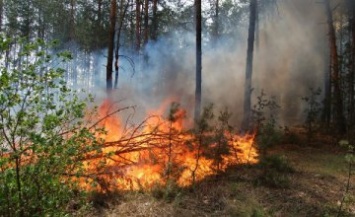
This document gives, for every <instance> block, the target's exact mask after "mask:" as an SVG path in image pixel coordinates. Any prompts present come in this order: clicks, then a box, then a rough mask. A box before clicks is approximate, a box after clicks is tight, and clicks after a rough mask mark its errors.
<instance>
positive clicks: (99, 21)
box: [97, 0, 102, 26]
mask: <svg viewBox="0 0 355 217" xmlns="http://www.w3.org/2000/svg"><path fill="white" fill-rule="evenodd" d="M97 8H98V9H97V23H98V25H99V26H100V25H101V21H102V0H98V1H97Z"/></svg>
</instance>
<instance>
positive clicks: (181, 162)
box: [81, 101, 258, 192]
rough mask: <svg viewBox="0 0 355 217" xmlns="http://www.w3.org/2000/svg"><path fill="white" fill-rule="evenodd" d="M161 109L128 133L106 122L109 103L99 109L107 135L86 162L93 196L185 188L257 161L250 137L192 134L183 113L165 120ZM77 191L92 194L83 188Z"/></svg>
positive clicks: (116, 122)
mask: <svg viewBox="0 0 355 217" xmlns="http://www.w3.org/2000/svg"><path fill="white" fill-rule="evenodd" d="M163 107H165V108H162V109H158V111H155V112H150V114H149V117H148V118H147V119H146V121H144V122H143V123H141V124H139V125H138V126H133V127H128V126H124V125H123V124H122V122H121V120H120V118H119V117H118V116H107V114H109V113H110V109H112V104H111V103H110V102H109V101H105V102H103V103H102V105H101V106H100V108H99V115H100V117H106V116H107V117H106V118H105V120H104V121H103V122H102V127H104V128H105V130H106V131H107V134H106V135H105V136H104V138H103V140H104V145H103V148H102V153H101V154H99V157H91V158H88V159H89V160H87V161H86V162H85V167H86V170H87V172H88V173H89V174H94V176H95V179H96V180H97V182H98V183H99V185H97V187H95V190H98V191H103V192H106V191H109V190H142V189H144V190H149V189H151V188H152V187H154V186H163V185H166V184H167V183H171V182H173V183H176V184H177V185H178V186H180V187H187V186H190V185H192V184H193V183H195V182H197V181H200V180H203V179H204V178H205V177H207V176H211V175H215V174H218V173H220V172H223V171H224V170H225V169H226V168H227V167H228V166H231V165H236V164H243V163H256V162H257V161H258V152H257V149H256V147H255V146H254V135H244V136H239V135H233V134H232V133H230V132H228V131H227V130H226V131H224V132H223V133H222V134H223V135H220V134H218V133H214V132H213V131H196V132H190V131H187V130H186V129H185V127H184V117H185V111H184V110H183V109H181V108H177V109H175V111H173V112H170V113H171V114H170V115H169V118H167V119H164V118H162V114H163V112H162V111H164V109H166V106H163ZM171 110H173V109H171ZM81 185H82V187H84V188H86V189H90V190H92V188H93V187H92V185H90V184H89V183H86V182H85V183H84V182H82V183H81Z"/></svg>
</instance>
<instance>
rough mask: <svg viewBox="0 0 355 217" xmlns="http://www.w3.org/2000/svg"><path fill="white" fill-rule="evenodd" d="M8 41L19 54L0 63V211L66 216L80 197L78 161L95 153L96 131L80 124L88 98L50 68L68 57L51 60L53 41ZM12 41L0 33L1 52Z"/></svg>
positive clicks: (2, 214)
mask: <svg viewBox="0 0 355 217" xmlns="http://www.w3.org/2000/svg"><path fill="white" fill-rule="evenodd" d="M12 40H17V41H18V43H20V45H22V47H23V50H22V51H21V52H16V53H13V54H12V56H11V57H10V58H11V61H9V62H10V65H11V66H10V67H9V68H6V67H4V66H3V65H0V71H1V73H0V213H1V216H65V215H66V214H67V213H65V212H66V211H65V210H66V209H65V207H67V205H68V203H69V202H70V201H73V200H77V199H79V200H80V198H81V199H83V195H82V194H81V193H80V192H79V191H77V190H76V189H77V184H78V183H77V182H76V181H74V180H73V179H72V177H74V176H80V174H82V172H83V170H84V168H83V165H82V162H80V159H82V158H83V155H84V153H86V152H88V151H89V152H91V151H93V152H95V151H94V150H95V148H94V147H95V145H96V144H97V143H98V142H97V141H96V139H95V136H94V135H99V134H97V133H99V132H98V131H95V130H92V131H91V130H89V128H87V127H85V124H84V122H83V118H84V114H85V103H84V101H85V100H89V99H84V100H83V101H81V100H79V96H78V95H77V94H76V93H75V92H72V91H71V90H70V89H68V88H67V87H66V82H65V81H64V80H63V73H64V71H63V69H61V68H59V67H57V68H51V67H50V66H52V65H58V64H60V63H61V62H62V61H66V60H68V59H70V58H71V55H70V54H69V53H68V52H62V53H58V54H57V56H58V59H55V58H53V56H51V54H50V53H51V52H49V51H48V49H50V48H53V46H55V45H56V44H57V43H55V42H53V43H51V44H45V43H44V42H43V40H37V41H30V42H27V41H28V40H20V39H15V38H12ZM12 40H9V39H6V38H3V37H2V36H1V35H0V54H3V53H4V51H6V50H7V49H9V45H10V44H11V43H12ZM24 41H26V42H24ZM22 43H24V44H22ZM44 48H45V49H44ZM30 56H36V57H37V58H36V59H34V58H28V57H30ZM3 57H4V56H3V55H0V59H1V60H3ZM19 58H21V59H22V64H21V66H18V65H17V64H15V62H16V61H17V60H18V59H19ZM78 205H79V204H78Z"/></svg>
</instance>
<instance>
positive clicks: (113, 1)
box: [106, 0, 117, 93]
mask: <svg viewBox="0 0 355 217" xmlns="http://www.w3.org/2000/svg"><path fill="white" fill-rule="evenodd" d="M116 13H117V2H116V0H111V9H110V29H109V36H108V38H109V40H108V54H107V65H106V89H107V91H108V93H109V92H110V91H111V89H112V73H113V51H114V46H115V28H116V19H117V14H116Z"/></svg>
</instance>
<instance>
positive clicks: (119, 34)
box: [115, 0, 129, 89]
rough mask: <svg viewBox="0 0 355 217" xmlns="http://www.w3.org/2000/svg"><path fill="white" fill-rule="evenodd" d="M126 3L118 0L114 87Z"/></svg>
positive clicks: (116, 77) (117, 73)
mask: <svg viewBox="0 0 355 217" xmlns="http://www.w3.org/2000/svg"><path fill="white" fill-rule="evenodd" d="M128 5H129V4H128V3H127V4H126V5H125V0H121V2H120V22H119V24H118V30H117V36H116V48H115V89H117V88H118V78H119V60H120V55H119V52H120V46H121V45H120V43H121V32H122V27H123V21H124V19H125V16H126V12H127V9H128Z"/></svg>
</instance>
